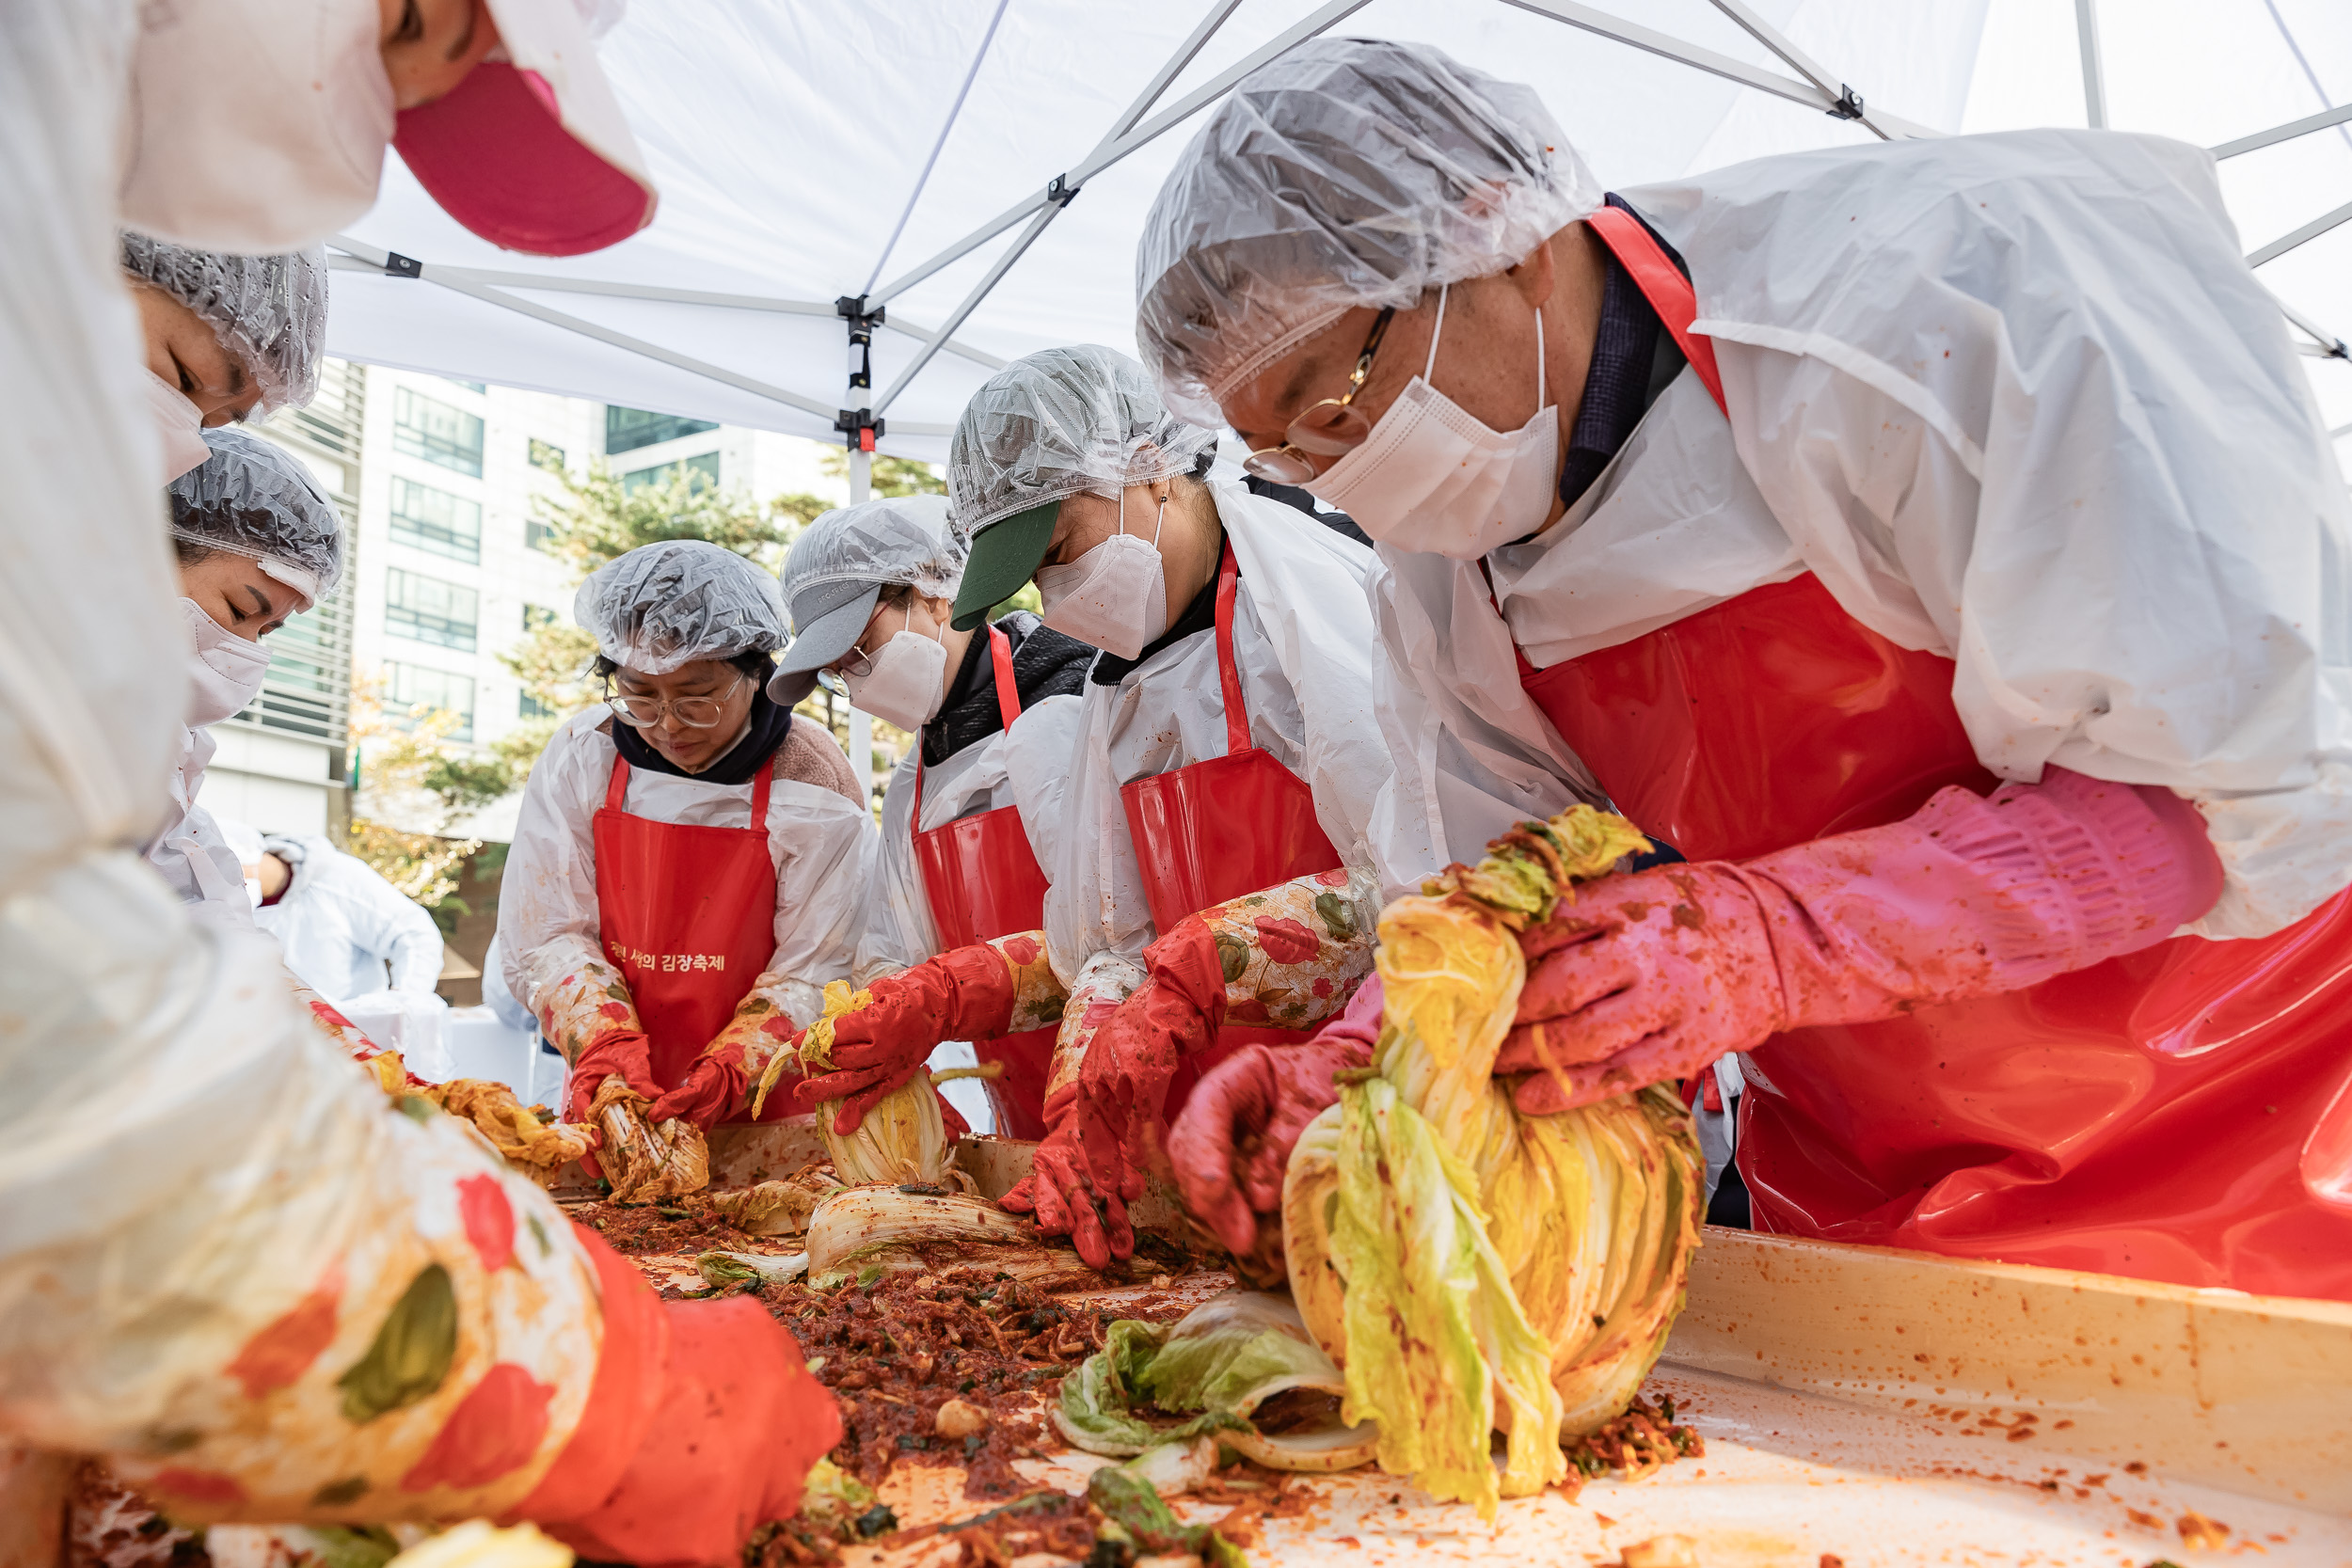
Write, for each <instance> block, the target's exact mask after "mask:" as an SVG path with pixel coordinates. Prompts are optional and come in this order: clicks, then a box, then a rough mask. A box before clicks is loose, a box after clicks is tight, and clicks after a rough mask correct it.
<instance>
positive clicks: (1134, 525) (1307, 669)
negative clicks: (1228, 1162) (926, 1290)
mask: <svg viewBox="0 0 2352 1568" xmlns="http://www.w3.org/2000/svg"><path fill="white" fill-rule="evenodd" d="M1215 457H1216V435H1215V434H1214V433H1213V432H1211V431H1207V430H1202V429H1200V428H1199V427H1197V426H1193V425H1188V424H1186V423H1184V421H1183V420H1180V419H1178V418H1177V417H1176V416H1174V415H1173V414H1171V413H1169V412H1168V409H1167V407H1166V406H1165V405H1164V404H1162V403H1161V401H1160V397H1159V394H1158V392H1157V391H1156V390H1155V389H1154V388H1152V382H1151V379H1150V377H1149V376H1148V375H1147V374H1146V373H1145V372H1144V369H1143V367H1142V366H1141V365H1140V364H1138V363H1136V361H1135V360H1133V359H1131V358H1129V357H1128V356H1125V355H1123V354H1120V353H1117V352H1115V351H1113V350H1111V349H1107V348H1103V347H1100V346H1097V345H1093V344H1084V345H1079V346H1076V347H1072V348H1057V349H1047V350H1045V351H1043V352H1041V353H1038V354H1033V355H1030V356H1028V357H1026V358H1025V359H1021V360H1017V361H1015V362H1014V363H1013V364H1011V365H1009V366H1007V367H1006V368H1005V369H1004V370H1003V371H1001V372H998V373H997V375H996V376H995V377H994V378H993V379H992V380H991V381H989V382H988V383H987V385H985V386H983V387H982V388H980V390H979V392H978V393H977V395H976V396H975V397H974V398H973V400H972V402H971V404H969V405H968V406H967V407H966V408H965V409H964V412H963V416H962V418H961V420H960V421H959V422H958V424H957V426H956V433H955V436H954V440H953V443H952V445H951V447H950V450H949V454H948V473H947V483H948V495H949V499H950V502H951V505H952V508H953V516H954V520H955V525H956V528H957V530H958V531H959V532H960V533H961V534H962V535H963V536H964V538H965V539H966V540H967V541H968V543H969V546H970V557H969V559H968V561H967V562H966V563H965V565H964V570H963V577H962V579H961V586H960V588H959V590H958V592H957V594H956V598H955V605H954V609H953V610H952V612H951V619H952V624H953V625H954V626H957V627H959V628H966V627H971V626H977V625H978V624H980V622H981V621H982V620H983V619H984V618H985V617H986V615H987V613H988V610H990V608H991V607H993V606H994V605H997V604H1001V603H1002V602H1004V600H1005V599H1006V598H1008V597H1009V596H1010V595H1011V594H1013V593H1014V592H1015V591H1017V590H1018V589H1019V588H1020V587H1021V586H1022V584H1024V583H1026V582H1030V581H1034V582H1036V584H1037V586H1038V592H1039V594H1040V596H1041V599H1042V600H1043V603H1044V621H1045V625H1046V626H1048V627H1050V628H1052V629H1053V630H1055V631H1058V632H1061V633H1063V634H1065V635H1067V636H1070V637H1073V638H1076V639H1077V640H1079V641H1082V642H1087V643H1090V644H1092V645H1093V646H1094V647H1096V648H1098V649H1100V650H1102V651H1101V653H1100V654H1098V655H1097V656H1096V657H1095V659H1094V663H1093V667H1092V669H1091V671H1090V672H1089V676H1088V679H1087V683H1086V689H1085V691H1084V693H1083V695H1082V697H1081V699H1080V701H1081V713H1080V717H1079V723H1078V737H1077V745H1076V749H1075V752H1074V760H1073V764H1072V770H1071V774H1070V777H1069V779H1068V781H1067V782H1066V784H1064V786H1063V793H1062V797H1061V800H1060V809H1059V810H1058V811H1057V812H1056V813H1054V814H1053V815H1054V823H1053V830H1054V831H1053V832H1049V833H1046V834H1044V835H1042V836H1043V837H1044V838H1045V839H1046V841H1047V842H1046V843H1044V844H1043V845H1041V847H1040V852H1041V859H1042V860H1044V861H1045V862H1046V863H1045V864H1044V867H1043V869H1044V871H1045V874H1046V879H1047V881H1048V883H1049V886H1048V889H1047V892H1046V894H1045V899H1044V920H1045V926H1044V937H1045V947H1046V956H1047V958H1048V959H1049V960H1050V963H1051V967H1052V971H1053V975H1054V978H1055V980H1056V981H1057V984H1058V986H1059V987H1060V989H1061V990H1062V991H1063V993H1064V995H1065V996H1066V1001H1064V1002H1063V1004H1062V1006H1061V1017H1060V1021H1059V1025H1058V1030H1057V1038H1056V1042H1055V1050H1054V1056H1053V1066H1052V1071H1051V1075H1050V1077H1049V1079H1048V1082H1047V1095H1046V1100H1045V1106H1044V1112H1045V1116H1044V1119H1045V1126H1046V1135H1045V1138H1044V1141H1043V1143H1042V1144H1041V1147H1040V1148H1039V1150H1038V1155H1037V1163H1036V1165H1035V1168H1034V1170H1033V1173H1032V1174H1031V1176H1030V1177H1029V1178H1028V1179H1027V1180H1024V1181H1023V1182H1022V1183H1021V1184H1020V1185H1019V1186H1018V1187H1016V1188H1014V1189H1013V1191H1012V1192H1010V1193H1009V1194H1007V1195H1006V1196H1005V1199H1004V1203H1005V1206H1006V1207H1007V1208H1009V1209H1012V1210H1015V1211H1017V1212H1035V1213H1036V1215H1037V1218H1038V1222H1039V1224H1040V1226H1041V1227H1042V1228H1043V1229H1045V1230H1046V1231H1047V1232H1049V1233H1054V1234H1061V1233H1068V1234H1069V1235H1070V1236H1071V1238H1072V1240H1073V1243H1074V1244H1075V1245H1076V1247H1077V1249H1078V1253H1079V1256H1080V1257H1082V1258H1084V1259H1086V1260H1087V1261H1088V1262H1089V1264H1091V1265H1093V1266H1095V1267H1098V1268H1099V1267H1103V1266H1104V1265H1105V1264H1107V1263H1108V1262H1109V1261H1110V1259H1112V1258H1113V1257H1114V1256H1120V1257H1123V1256H1126V1255H1127V1254H1128V1253H1129V1252H1130V1251H1132V1249H1133V1244H1134V1233H1133V1231H1132V1229H1131V1228H1130V1227H1129V1226H1128V1223H1127V1218H1126V1210H1125V1204H1126V1202H1127V1201H1128V1200H1131V1199H1133V1198H1134V1197H1136V1196H1138V1195H1139V1194H1140V1192H1141V1190H1142V1175H1141V1172H1142V1164H1143V1158H1144V1153H1145V1150H1146V1149H1147V1148H1150V1147H1151V1139H1152V1132H1153V1131H1154V1130H1155V1129H1157V1128H1158V1127H1160V1126H1161V1125H1163V1123H1162V1118H1163V1117H1165V1116H1168V1115H1170V1114H1172V1113H1173V1112H1174V1110H1175V1108H1176V1106H1177V1105H1178V1104H1180V1103H1181V1102H1182V1101H1183V1099H1184V1096H1185V1094H1186V1093H1188V1092H1189V1090H1190V1087H1191V1085H1192V1083H1193V1082H1194V1081H1195V1079H1196V1078H1197V1077H1198V1076H1199V1074H1200V1072H1202V1071H1204V1070H1206V1069H1208V1068H1209V1067H1210V1066H1212V1065H1213V1064H1214V1063H1216V1061H1219V1060H1221V1059H1223V1058H1225V1057H1227V1056H1230V1055H1232V1054H1234V1053H1239V1052H1242V1051H1245V1050H1251V1049H1256V1050H1260V1051H1270V1052H1277V1053H1279V1052H1283V1051H1285V1050H1287V1049H1288V1048H1291V1047H1295V1046H1296V1045H1298V1044H1300V1043H1303V1042H1304V1041H1305V1040H1306V1039H1307V1037H1309V1036H1310V1035H1311V1033H1312V1031H1313V1029H1314V1027H1315V1026H1316V1025H1317V1024H1319V1023H1321V1022H1324V1021H1325V1020H1327V1019H1328V1018H1330V1017H1331V1016H1333V1015H1335V1014H1336V1013H1338V1012H1339V1010H1340V1009H1341V1007H1342V1006H1344V1004H1345V1002H1346V1000H1347V997H1348V996H1349V994H1350V993H1351V992H1352V991H1353V990H1354V989H1355V986H1356V983H1357V982H1358V981H1359V979H1361V978H1362V976H1363V975H1364V974H1366V973H1367V972H1368V971H1369V970H1370V968H1371V962H1372V958H1371V952H1372V929H1373V923H1374V918H1375V914H1376V912H1377V909H1378V903H1379V898H1380V894H1381V889H1380V887H1379V885H1378V879H1377V878H1376V877H1375V874H1374V872H1373V858H1372V853H1371V849H1370V842H1371V817H1372V807H1373V801H1374V799H1375V796H1376V795H1377V794H1378V792H1379V790H1380V788H1381V786H1382V784H1384V783H1385V782H1386V781H1387V779H1388V777H1389V771H1390V763H1389V754H1390V753H1389V750H1388V747H1387V745H1386V744H1385V742H1384V741H1383V739H1382V737H1381V735H1380V731H1379V726H1378V723H1377V721H1375V717H1374V696H1375V692H1374V686H1375V679H1376V677H1377V672H1378V655H1377V652H1376V650H1377V646H1378V634H1377V632H1376V631H1375V628H1374V626H1373V625H1372V618H1371V613H1370V610H1368V608H1367V601H1366V599H1365V598H1364V596H1363V594H1361V592H1360V589H1361V586H1362V584H1363V582H1364V580H1365V579H1366V578H1368V577H1370V576H1371V575H1372V573H1373V571H1374V569H1375V563H1374V560H1373V556H1372V554H1371V552H1370V551H1369V550H1367V549H1365V548H1364V547H1363V546H1361V545H1359V544H1358V543H1356V542H1355V541H1354V540H1353V539H1351V538H1349V537H1347V536H1346V535H1345V534H1344V533H1343V532H1342V531H1340V530H1339V529H1338V528H1337V527H1335V526H1327V525H1326V524H1324V523H1323V522H1320V521H1318V520H1317V518H1316V517H1315V516H1314V515H1312V514H1310V513H1306V512H1302V511H1299V510H1297V509H1296V508H1295V507H1292V506H1289V505H1286V504H1284V503H1283V502H1281V501H1279V500H1274V499H1267V498H1264V497H1262V496H1258V495H1254V494H1252V493H1251V492H1250V491H1249V490H1248V489H1247V488H1246V487H1244V486H1243V485H1242V484H1241V483H1238V482H1228V481H1224V480H1219V479H1216V478H1213V477H1212V476H1211V474H1210V466H1211V464H1212V462H1213V461H1214V459H1215ZM1350 585H1353V586H1352V587H1351V586H1350ZM1432 863H1433V864H1434V861H1433V862H1432ZM955 959H956V955H955V954H953V953H948V954H943V955H942V956H941V957H939V958H933V959H931V960H930V962H929V963H928V964H918V965H916V966H915V967H914V969H911V970H908V971H906V972H905V973H904V974H901V975H899V976H897V977H895V978H896V979H897V980H898V981H902V982H904V983H906V984H907V985H908V986H910V987H921V986H924V985H926V984H927V981H926V975H925V972H926V971H931V972H933V974H932V976H931V978H933V979H936V981H937V985H936V986H934V987H932V988H931V989H933V990H940V991H941V992H942V994H947V993H949V992H950V991H952V992H953V993H954V994H955V996H956V997H957V998H958V1002H959V1005H958V1006H956V1007H954V1008H940V1007H932V1008H930V1009H928V1010H927V1012H926V1014H925V1016H939V1015H941V1014H944V1013H947V1012H955V1013H958V1014H961V1013H963V1012H969V1011H976V1010H978V1009H977V1006H964V1005H963V1004H964V1003H966V1002H974V1001H976V999H974V998H968V997H965V996H964V995H963V990H965V989H968V981H969V978H970V977H969V975H966V974H964V973H963V971H962V970H960V969H958V968H957V966H956V963H955ZM1003 967H1004V966H1003V965H1002V964H1001V963H999V964H997V965H995V966H993V968H992V967H991V966H988V965H973V966H971V968H972V971H973V972H974V973H982V972H986V973H988V974H990V976H991V979H992V982H993V976H994V974H995V972H996V971H1000V970H1001V969H1002V968H1003ZM881 1011H882V1009H868V1011H867V1012H866V1013H859V1014H851V1015H849V1016H847V1017H844V1018H842V1019H840V1020H838V1021H837V1022H835V1025H834V1048H833V1059H834V1064H835V1067H836V1069H845V1068H846V1069H848V1070H837V1071H836V1073H835V1075H834V1079H833V1080H830V1081H828V1083H827V1085H826V1087H825V1091H824V1092H825V1097H826V1098H828V1099H835V1098H839V1099H849V1098H850V1097H851V1095H852V1094H853V1093H854V1092H855V1091H857V1090H859V1089H866V1090H870V1089H872V1088H876V1087H882V1086H886V1085H895V1084H897V1083H898V1082H903V1081H904V1080H905V1079H906V1078H907V1077H908V1076H910V1075H912V1074H913V1073H914V1071H915V1070H916V1069H919V1068H920V1067H921V1065H922V1063H923V1060H924V1058H925V1057H926V1056H927V1055H928V1054H929V1053H930V1047H931V1045H932V1044H934V1043H936V1042H935V1041H931V1040H928V1039H926V1038H925V1037H923V1031H921V1030H914V1031H909V1030H907V1029H905V1028H903V1027H901V1026H900V1025H901V1023H902V1022H903V1021H900V1020H898V1019H895V1018H890V1017H877V1018H874V1019H873V1021H872V1022H870V1023H868V1022H865V1021H866V1019H867V1018H868V1017H869V1015H870V1014H873V1013H878V1012H881ZM869 1037H870V1038H869ZM946 1037H952V1036H946Z"/></svg>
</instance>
